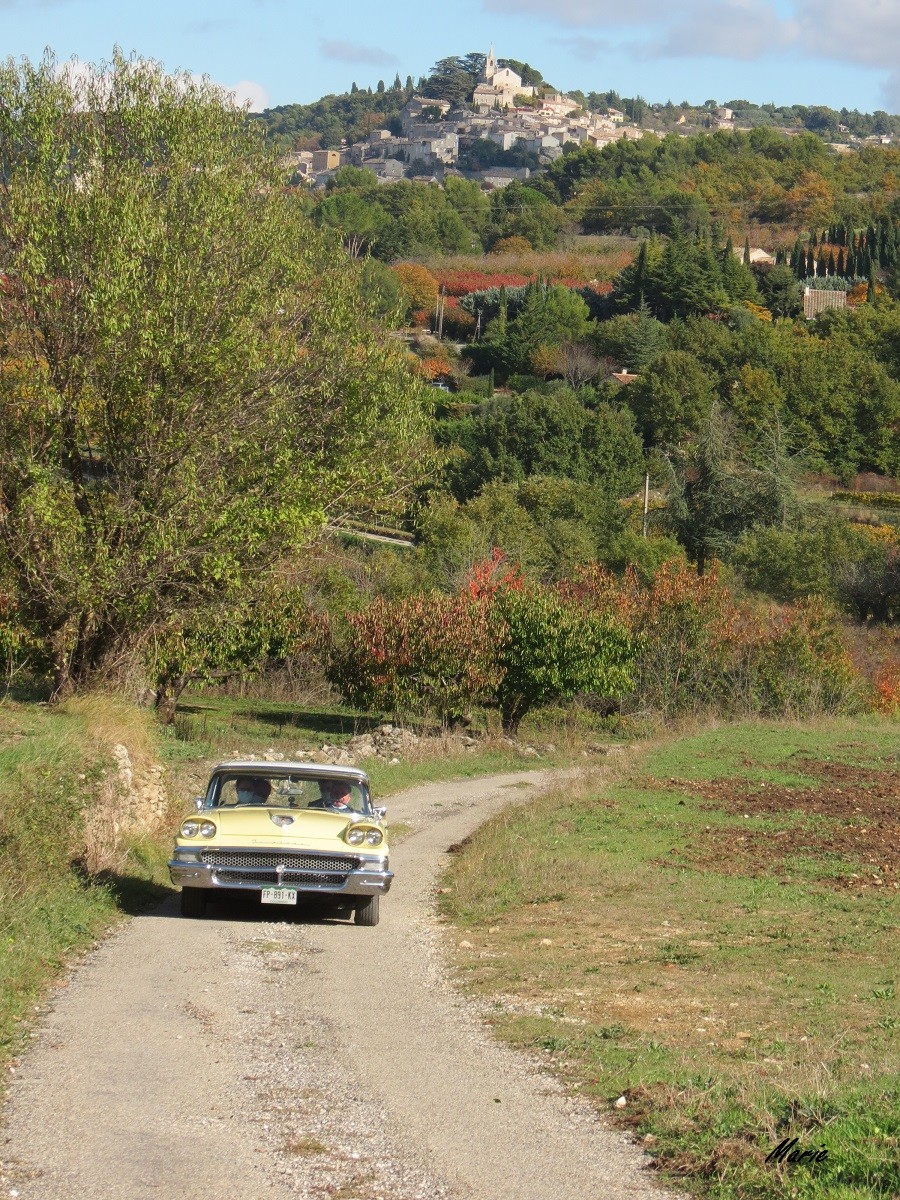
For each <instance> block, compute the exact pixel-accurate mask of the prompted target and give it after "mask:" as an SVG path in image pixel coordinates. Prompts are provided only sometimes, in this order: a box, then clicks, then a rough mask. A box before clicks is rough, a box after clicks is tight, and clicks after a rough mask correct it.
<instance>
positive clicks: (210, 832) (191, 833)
mask: <svg viewBox="0 0 900 1200" xmlns="http://www.w3.org/2000/svg"><path fill="white" fill-rule="evenodd" d="M198 833H199V834H200V836H201V837H205V838H211V837H215V835H216V827H215V825H214V824H213V823H212V821H198V820H197V819H196V818H195V817H189V818H188V820H187V821H182V822H181V836H182V837H186V838H192V837H196V836H197V834H198Z"/></svg>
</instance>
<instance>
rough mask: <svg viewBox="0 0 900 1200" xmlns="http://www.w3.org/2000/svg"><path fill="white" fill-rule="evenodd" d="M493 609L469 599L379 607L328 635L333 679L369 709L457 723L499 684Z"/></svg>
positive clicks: (432, 597)
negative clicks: (426, 714) (425, 713)
mask: <svg viewBox="0 0 900 1200" xmlns="http://www.w3.org/2000/svg"><path fill="white" fill-rule="evenodd" d="M492 616H493V614H492V613H491V606H490V604H489V603H487V602H486V601H485V600H483V599H478V598H473V597H472V596H470V595H468V594H466V593H460V594H457V595H454V596H446V595H441V594H440V593H437V592H432V593H430V594H422V595H418V596H410V597H408V598H405V599H402V600H398V601H394V602H390V601H387V600H383V599H378V600H376V601H375V602H374V603H373V604H371V605H370V606H369V607H368V608H366V609H365V610H364V611H363V612H360V613H355V614H351V615H349V616H347V617H346V618H345V620H344V622H343V626H342V628H341V629H340V630H339V631H338V632H337V634H336V635H332V634H331V632H330V631H327V632H326V675H327V677H328V680H329V682H330V683H333V684H334V685H335V686H336V687H338V688H339V689H340V691H341V693H342V694H343V696H344V697H345V698H346V699H347V700H348V701H349V702H350V703H351V704H354V705H358V706H359V707H361V708H372V709H376V710H379V711H382V712H397V713H410V712H413V711H419V710H420V709H421V708H422V707H423V706H424V707H425V708H427V709H429V710H430V711H432V712H435V713H437V714H438V715H439V716H440V717H441V719H442V720H444V721H449V720H452V719H453V718H455V717H458V716H460V715H462V714H463V713H464V712H465V711H466V710H467V709H468V708H470V707H471V706H472V705H473V704H479V703H483V702H484V701H486V700H488V699H489V698H490V697H491V696H492V694H493V691H494V689H495V688H496V686H497V682H498V671H499V668H498V664H497V658H496V644H497V631H496V626H495V623H494V621H493V620H492Z"/></svg>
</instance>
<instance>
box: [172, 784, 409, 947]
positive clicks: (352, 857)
mask: <svg viewBox="0 0 900 1200" xmlns="http://www.w3.org/2000/svg"><path fill="white" fill-rule="evenodd" d="M194 806H195V813H194V815H193V816H189V817H187V818H186V819H185V820H184V821H182V822H181V828H180V829H179V831H178V834H177V836H176V838H175V847H174V850H173V852H172V858H171V860H170V861H169V873H170V875H171V876H172V882H173V883H174V884H180V886H181V912H182V915H183V916H185V917H202V916H203V914H204V912H205V911H206V902H207V900H208V899H209V897H210V896H212V895H214V894H215V892H216V891H222V890H226V891H229V892H234V891H240V892H256V893H257V894H258V895H259V898H260V900H261V902H262V903H263V904H272V905H278V904H296V903H297V901H298V898H299V897H300V896H301V895H333V896H334V897H335V898H339V899H341V900H345V899H346V901H347V902H349V903H350V905H351V906H352V907H353V909H354V919H355V921H356V924H357V925H377V924H378V906H379V899H380V897H381V894H382V893H383V892H386V891H388V889H389V888H390V886H391V880H392V879H393V878H394V876H393V873H392V872H391V871H390V870H388V846H387V833H386V829H385V824H384V817H385V810H384V809H383V808H374V807H373V805H372V799H371V796H370V794H369V780H368V778H367V776H366V775H365V773H364V772H363V771H358V770H356V769H355V768H353V767H327V766H319V765H312V764H309V763H294V762H280V763H260V762H228V763H220V764H219V766H217V767H216V768H215V770H214V771H213V773H212V778H211V779H210V781H209V786H208V787H207V789H206V795H205V796H202V797H200V798H199V799H197V800H195V802H194Z"/></svg>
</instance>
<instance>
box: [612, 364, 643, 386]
mask: <svg viewBox="0 0 900 1200" xmlns="http://www.w3.org/2000/svg"><path fill="white" fill-rule="evenodd" d="M612 377H613V379H615V380H616V382H617V383H634V381H635V380H636V379H637V378H638V376H637V375H635V374H634V372H633V371H629V370H628V368H627V367H623V368H622V370H621V371H613V373H612Z"/></svg>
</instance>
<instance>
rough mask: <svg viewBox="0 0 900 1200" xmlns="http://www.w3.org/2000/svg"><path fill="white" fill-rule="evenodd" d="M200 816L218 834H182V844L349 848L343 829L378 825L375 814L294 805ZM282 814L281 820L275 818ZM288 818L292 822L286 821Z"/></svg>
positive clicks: (236, 809)
mask: <svg viewBox="0 0 900 1200" xmlns="http://www.w3.org/2000/svg"><path fill="white" fill-rule="evenodd" d="M201 816H202V817H203V818H204V819H206V820H210V821H213V822H214V823H215V825H216V830H217V832H216V834H215V836H214V837H211V838H206V839H204V838H199V839H198V838H182V837H178V838H177V841H178V842H179V844H183V845H186V846H187V845H192V846H199V845H200V844H201V843H202V844H204V845H207V846H210V845H213V846H215V845H219V846H222V845H225V846H238V845H240V846H263V845H265V846H271V845H275V846H294V845H300V846H307V847H313V846H321V847H322V848H324V847H325V846H328V847H329V848H331V849H338V848H340V849H343V850H347V849H348V845H347V843H346V842H345V841H344V839H343V836H342V835H343V833H344V831H345V830H346V829H347V827H348V826H350V825H353V824H355V823H357V822H360V821H361V822H364V823H365V824H367V825H379V826H380V822H378V821H377V820H375V819H374V818H372V817H363V816H361V815H360V814H359V813H351V814H350V815H349V816H346V815H344V814H343V813H333V812H325V811H321V812H317V811H312V810H309V809H295V808H294V809H292V808H228V809H225V808H223V809H213V810H211V811H210V810H204V812H203V813H202V814H201ZM276 817H277V818H279V821H283V822H285V823H284V824H280V823H279V822H277V821H276V820H274V819H273V818H276ZM288 820H289V821H290V823H287V822H288Z"/></svg>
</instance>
